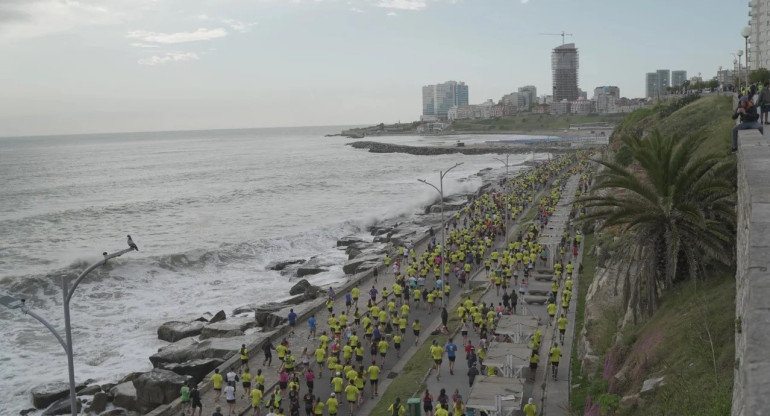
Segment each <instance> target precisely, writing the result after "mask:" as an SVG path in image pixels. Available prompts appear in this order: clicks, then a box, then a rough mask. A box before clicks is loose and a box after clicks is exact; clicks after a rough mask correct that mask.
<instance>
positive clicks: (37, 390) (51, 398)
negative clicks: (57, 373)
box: [31, 382, 86, 409]
mask: <svg viewBox="0 0 770 416" xmlns="http://www.w3.org/2000/svg"><path fill="white" fill-rule="evenodd" d="M85 387H86V385H85V384H83V383H80V384H78V385H76V386H75V390H76V391H79V390H82V389H83V388H85ZM31 393H32V405H33V406H35V408H36V409H45V408H46V407H48V406H50V405H51V404H53V403H54V402H55V401H57V400H59V399H63V398H65V397H69V394H70V385H69V383H64V382H61V383H47V384H43V385H40V386H37V387H34V388H33V389H32V391H31Z"/></svg>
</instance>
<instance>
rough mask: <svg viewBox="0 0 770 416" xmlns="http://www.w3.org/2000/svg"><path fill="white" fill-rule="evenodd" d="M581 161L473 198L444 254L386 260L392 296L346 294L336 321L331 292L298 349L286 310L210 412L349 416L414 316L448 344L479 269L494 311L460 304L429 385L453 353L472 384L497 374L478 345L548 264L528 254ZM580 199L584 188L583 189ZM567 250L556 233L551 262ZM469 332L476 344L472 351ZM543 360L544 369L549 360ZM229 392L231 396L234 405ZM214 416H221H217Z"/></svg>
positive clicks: (543, 252)
mask: <svg viewBox="0 0 770 416" xmlns="http://www.w3.org/2000/svg"><path fill="white" fill-rule="evenodd" d="M586 157H587V153H573V154H569V155H565V156H562V157H560V158H557V159H554V160H551V161H550V162H548V163H542V164H539V165H538V166H536V167H535V168H533V169H531V170H529V171H526V172H523V173H520V174H519V175H517V176H515V177H514V178H512V179H510V180H507V181H503V182H502V183H501V184H500V185H501V186H500V189H499V190H498V192H487V193H483V194H481V195H480V196H479V197H477V198H475V199H474V200H473V201H472V202H471V203H470V204H469V205H468V206H466V207H465V208H463V209H462V210H460V211H459V212H457V213H456V214H455V216H454V217H453V218H452V219H451V220H450V221H449V222H447V224H446V230H445V234H446V247H443V246H442V244H441V241H438V240H437V238H436V237H435V236H434V237H432V238H431V240H430V242H429V243H428V244H427V246H426V248H425V249H424V250H422V251H421V252H420V250H418V249H417V248H415V247H404V246H401V247H398V248H396V249H395V250H394V251H393V252H392V253H391V254H390V255H388V256H386V257H385V259H384V263H385V266H386V270H389V271H391V272H392V273H393V276H394V279H393V280H394V283H393V284H392V285H390V286H379V285H372V286H371V287H369V288H364V289H363V290H362V289H361V288H359V287H354V288H351V289H350V291H348V292H347V293H345V295H344V298H345V306H344V308H341V309H338V310H335V309H334V305H335V293H334V291H333V290H330V291H329V298H328V301H327V304H326V305H327V310H328V318H327V319H326V322H317V321H316V317H315V316H312V317H311V318H309V319H308V321H307V325H308V337H307V338H308V339H304V337H303V339H297V337H296V336H294V338H292V336H293V335H294V328H295V326H296V319H297V315H296V314H295V313H294V311H293V310H292V311H291V312H290V313H289V316H288V321H289V324H290V326H291V327H292V331H291V333H290V335H289V336H288V337H287V338H284V339H282V340H281V341H280V342H278V343H277V344H276V345H274V344H273V343H272V342H271V340H267V342H265V343H264V345H263V354H264V360H263V362H262V368H259V369H256V371H252V369H251V368H249V360H248V352H247V351H246V347H245V345H244V346H243V347H242V349H241V350H240V351H239V354H240V355H241V358H242V365H241V368H240V371H239V372H238V373H236V372H235V371H229V372H228V373H227V374H225V375H221V374H219V372H218V371H217V372H216V373H215V374H214V375H213V376H212V378H211V381H212V384H213V387H214V391H215V392H216V393H215V394H216V398H215V402H218V401H219V400H220V395H224V396H225V397H224V401H225V402H226V406H227V410H228V412H229V413H228V416H229V415H234V414H237V413H238V411H237V409H236V408H235V403H236V400H237V399H239V398H240V399H247V400H249V401H250V404H251V408H252V412H253V414H254V415H258V416H259V415H261V414H263V413H264V414H267V415H270V416H273V415H278V416H282V415H292V416H294V415H301V414H305V415H308V416H321V415H329V416H335V415H338V414H350V415H353V414H356V411H357V410H358V409H359V408H360V406H361V405H362V404H363V402H364V400H365V399H366V398H367V397H369V398H370V399H375V398H377V397H378V396H379V393H380V391H379V382H380V380H381V378H382V377H383V376H384V375H385V374H386V372H387V371H388V370H389V368H388V363H391V364H390V365H391V366H392V365H393V363H395V360H393V359H391V360H390V361H387V360H386V358H388V357H392V356H394V355H395V357H396V358H400V356H401V353H402V349H405V348H408V347H409V346H410V345H412V344H414V345H417V344H419V342H420V337H421V336H423V333H424V330H425V328H423V324H424V322H421V321H420V319H419V318H418V317H417V316H416V315H418V313H417V311H420V313H419V315H421V316H423V317H424V316H425V313H427V314H428V315H432V314H438V315H440V317H441V324H440V325H438V326H437V327H434V328H430V329H429V332H430V333H432V334H447V333H448V329H447V325H448V320H449V317H450V311H449V310H448V307H449V306H450V303H449V300H450V299H451V297H452V295H453V294H455V293H459V291H460V290H462V289H463V288H464V287H465V286H466V285H467V282H468V279H470V278H471V277H472V276H473V275H474V274H475V273H476V272H477V271H478V270H483V272H479V273H483V275H484V276H486V278H488V279H489V284H490V285H491V286H492V287H493V288H494V289H493V290H494V291H495V294H496V296H498V297H499V302H496V303H495V302H492V303H489V304H484V303H483V302H478V301H474V300H473V299H472V298H470V297H465V298H464V299H461V300H460V301H459V305H458V306H457V308H456V309H455V310H454V311H452V312H451V313H456V316H457V317H458V318H459V321H460V337H461V338H462V339H460V338H459V337H458V343H455V342H454V338H450V339H449V341H448V342H446V343H445V344H443V345H440V344H439V343H438V341H436V340H434V341H433V342H432V345H431V346H430V348H429V353H430V355H431V357H430V358H431V359H432V361H433V364H434V369H435V377H436V379H437V380H440V378H441V371H442V367H443V366H444V359H445V358H446V361H447V364H446V365H447V371H448V372H449V373H450V374H454V371H455V362H456V359H457V357H458V355H459V354H461V353H462V352H464V353H465V361H466V364H467V367H466V368H465V369H464V371H468V377H469V383H470V384H472V383H473V379H474V377H475V375H477V374H479V372H481V371H483V372H484V374H487V375H496V374H497V373H498V370H497V369H496V368H494V367H492V366H484V358H485V357H486V349H487V348H488V344H489V342H490V341H491V340H493V339H496V338H497V336H496V334H495V326H496V322H497V320H498V319H499V317H500V316H502V315H503V314H512V313H516V308H517V304H518V302H519V299H520V298H521V297H522V296H524V295H525V294H526V291H527V284H528V279H529V278H530V274H531V272H532V271H533V269H534V268H535V267H536V264H537V263H538V262H545V261H546V260H547V259H548V255H549V253H548V248H547V247H545V246H543V245H541V244H539V243H538V236H539V234H540V232H541V230H543V229H544V228H545V227H546V225H547V222H548V218H549V216H550V215H551V214H552V213H553V212H554V210H555V207H556V204H557V203H558V201H559V199H560V197H561V192H562V190H563V186H564V183H565V182H566V179H567V178H568V177H570V176H571V175H574V174H576V173H578V172H581V171H585V172H588V170H586ZM585 175H590V173H586V174H585ZM584 180H585V181H586V182H587V181H590V177H587V176H584ZM548 183H551V184H552V188H550V190H547V189H546V188H545V187H546V185H547V184H548ZM586 187H587V183H586ZM581 189H584V188H583V186H582V184H581ZM541 191H542V192H541ZM538 194H539V195H540V196H539V197H538V196H537V195H538ZM536 198H537V200H535V199H536ZM533 203H536V204H537V216H536V218H535V220H534V223H533V224H531V225H528V226H527V227H526V228H525V229H524V231H522V232H521V233H519V234H518V236H515V238H512V239H511V240H510V241H509V242H508V243H507V245H506V244H505V241H506V236H507V235H508V231H509V230H508V229H507V228H508V227H509V226H510V224H511V223H512V221H514V220H516V219H517V218H518V217H520V216H521V214H522V213H523V212H525V209H526V208H527V207H528V206H530V205H531V204H533ZM567 241H568V242H569V244H567V243H565V242H567ZM573 242H574V241H573V237H572V236H570V235H567V234H566V233H565V236H564V241H563V243H564V244H562V245H560V247H559V251H560V252H559V254H558V255H556V257H557V258H565V256H564V254H565V250H577V248H573V246H572V243H573ZM575 247H576V246H575ZM570 254H571V253H570ZM391 255H392V258H391ZM557 264H559V270H561V269H562V267H563V268H564V269H565V270H564V271H565V272H567V274H570V271H571V268H572V267H574V266H572V264H571V263H569V262H566V264H565V265H564V266H562V265H561V263H557ZM554 268H556V266H554ZM375 281H376V280H375ZM568 282H569V283H568ZM554 285H555V286H554V294H553V298H554V299H550V301H549V306H548V308H549V313H550V311H551V308H552V307H551V305H552V304H555V303H556V300H555V297H556V292H557V291H558V286H556V283H554ZM563 285H564V286H565V287H568V288H569V289H568V290H565V291H562V293H563V294H562V299H561V301H562V305H564V304H565V303H564V302H565V299H566V304H567V305H568V304H569V296H570V295H569V293H570V292H569V290H571V280H570V279H565V280H563ZM564 293H566V295H565V294H564ZM565 296H566V297H565ZM554 314H555V310H554ZM554 316H555V315H554ZM431 320H432V319H431ZM555 324H556V325H558V326H559V328H562V326H563V325H564V324H566V318H564V312H562V315H561V317H560V318H558V319H556V321H555ZM471 333H472V336H473V338H476V339H477V340H478V341H476V345H474V344H473V341H472V339H471V336H470V335H469V334H471ZM539 335H542V333H539ZM294 344H299V345H305V346H302V347H296V346H295V345H294ZM539 344H540V336H536V337H535V338H534V339H533V340H532V348H533V354H532V357H533V358H532V359H533V361H532V363H533V365H534V366H535V368H536V366H537V362H538V359H539V358H538V357H539V356H538V351H539V347H540V345H539ZM461 351H462V352H461ZM273 352H275V354H276V355H277V358H278V361H279V362H280V363H279V365H278V368H277V370H276V369H275V368H273V367H272V358H273ZM551 357H552V360H553V354H552V355H551ZM253 364H254V363H253V362H252V365H253ZM267 371H273V372H275V371H277V374H278V383H277V385H276V386H275V387H274V388H273V389H272V390H266V386H265V372H267ZM322 383H323V384H322ZM319 384H322V385H323V387H321V386H319ZM239 385H240V388H239V390H240V396H239V397H236V396H238V394H237V393H236V387H238V386H239ZM321 391H324V394H321V393H320V392H321ZM326 391H329V393H328V394H326V393H325V392H326ZM192 404H193V403H192V401H191V400H190V401H188V403H187V406H185V409H183V410H184V412H185V414H186V412H187V409H190V408H192V412H193V413H191V414H194V411H195V410H196V409H195V407H194V406H192ZM429 404H430V405H429ZM423 410H425V411H426V413H428V412H429V413H428V415H429V416H432V415H434V414H435V415H436V416H447V415H449V414H454V415H464V414H466V409H465V406H464V403H463V398H462V395H460V394H459V392H458V391H457V390H456V389H455V391H454V393H453V394H452V395H451V396H450V395H448V394H447V392H446V389H441V391H440V392H439V393H438V394H437V396H436V397H435V399H434V398H433V397H432V396H431V395H430V393H429V392H427V391H426V392H425V395H424V396H423ZM404 412H405V407H404V405H403V404H402V403H401V401H400V400H398V401H396V402H394V403H392V405H391V408H390V410H389V414H392V415H395V416H400V415H402V414H404ZM217 413H219V411H217V412H215V415H216V414H217ZM199 414H200V412H199ZM220 414H221V413H220ZM217 416H218V415H217Z"/></svg>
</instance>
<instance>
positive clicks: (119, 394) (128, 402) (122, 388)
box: [110, 381, 139, 412]
mask: <svg viewBox="0 0 770 416" xmlns="http://www.w3.org/2000/svg"><path fill="white" fill-rule="evenodd" d="M110 394H111V395H112V397H113V399H112V403H113V404H114V405H115V406H116V407H122V408H124V409H127V410H134V411H137V412H138V411H139V406H138V405H137V402H136V388H135V387H134V383H132V382H130V381H127V382H125V383H120V384H118V385H117V386H115V387H113V388H112V389H110Z"/></svg>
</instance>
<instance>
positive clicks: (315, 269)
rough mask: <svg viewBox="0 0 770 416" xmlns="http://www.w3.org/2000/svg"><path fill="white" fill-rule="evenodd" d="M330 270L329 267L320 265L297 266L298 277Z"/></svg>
mask: <svg viewBox="0 0 770 416" xmlns="http://www.w3.org/2000/svg"><path fill="white" fill-rule="evenodd" d="M328 271H329V269H326V268H323V267H320V266H308V265H304V266H300V267H299V268H297V273H296V276H297V277H304V276H312V275H314V274H318V273H323V272H328Z"/></svg>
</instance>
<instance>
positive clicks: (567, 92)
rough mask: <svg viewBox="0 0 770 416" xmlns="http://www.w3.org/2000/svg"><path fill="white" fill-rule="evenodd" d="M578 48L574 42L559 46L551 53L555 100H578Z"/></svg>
mask: <svg viewBox="0 0 770 416" xmlns="http://www.w3.org/2000/svg"><path fill="white" fill-rule="evenodd" d="M578 67H579V59H578V50H577V48H575V44H574V43H566V44H564V45H561V46H557V47H555V48H554V49H553V52H552V53H551V71H552V72H553V102H555V103H558V102H560V101H561V100H567V101H573V100H577V99H578V96H579V95H580V92H579V90H578Z"/></svg>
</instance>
